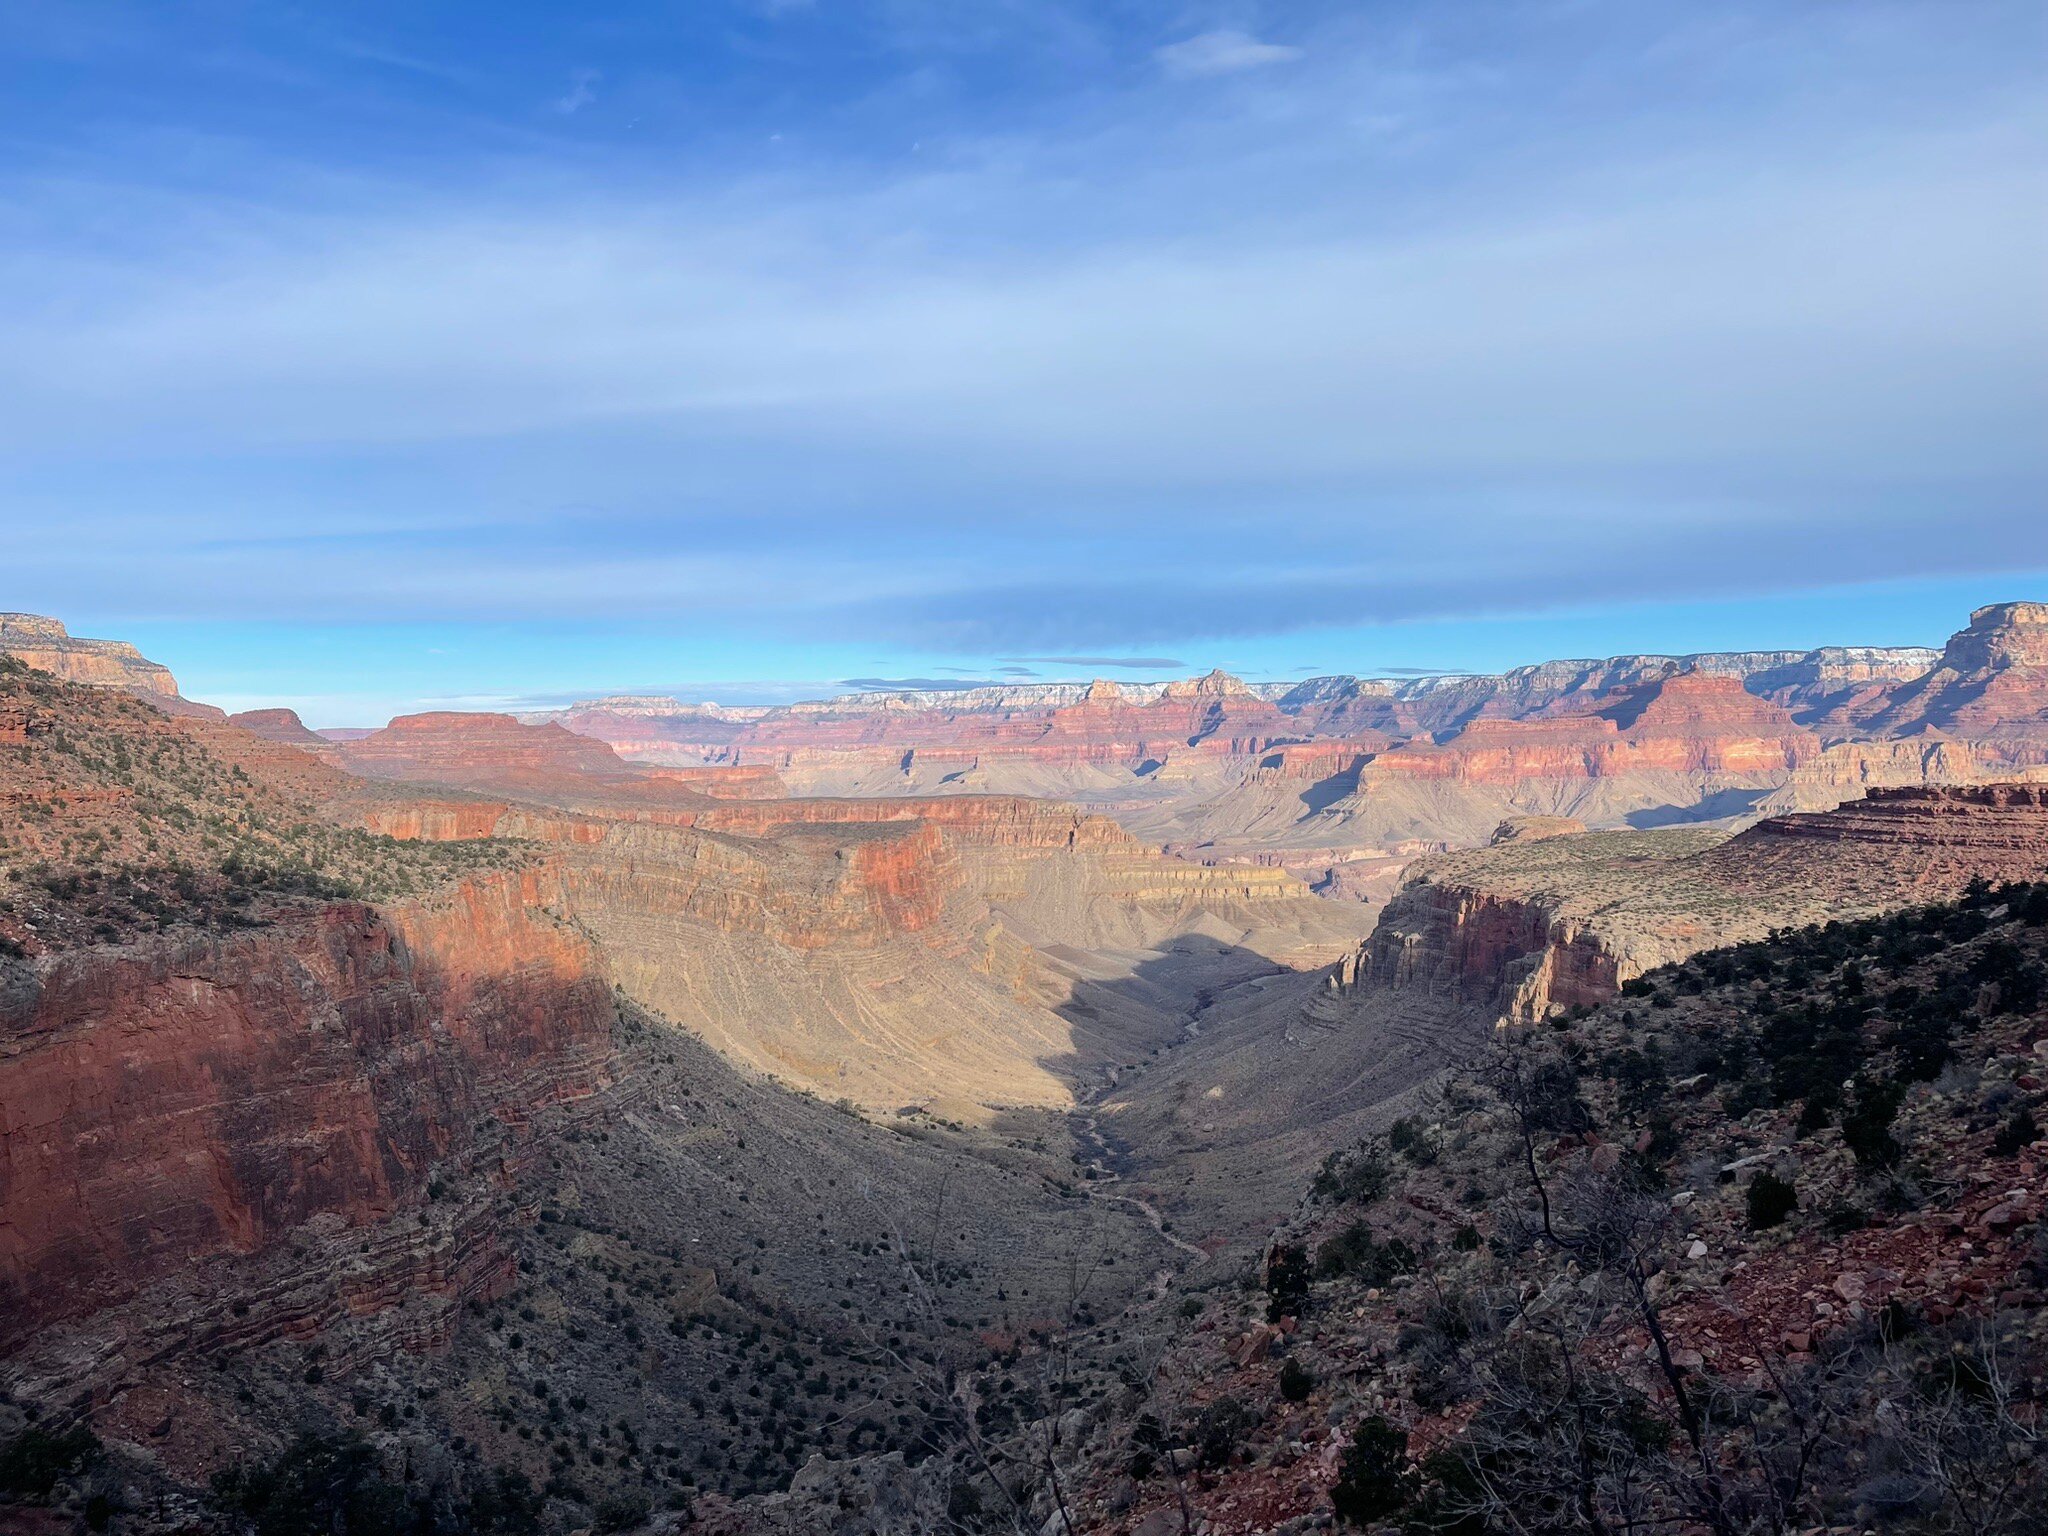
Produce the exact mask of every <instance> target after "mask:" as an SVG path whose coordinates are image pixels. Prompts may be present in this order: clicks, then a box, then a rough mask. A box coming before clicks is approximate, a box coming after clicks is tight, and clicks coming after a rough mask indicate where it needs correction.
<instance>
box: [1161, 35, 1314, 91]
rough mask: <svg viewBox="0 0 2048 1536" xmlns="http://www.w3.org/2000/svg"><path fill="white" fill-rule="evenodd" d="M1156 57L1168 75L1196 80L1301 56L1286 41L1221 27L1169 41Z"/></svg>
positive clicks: (1291, 60)
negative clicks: (1268, 40)
mask: <svg viewBox="0 0 2048 1536" xmlns="http://www.w3.org/2000/svg"><path fill="white" fill-rule="evenodd" d="M1156 57H1157V58H1158V60H1159V63H1160V67H1161V68H1163V69H1164V70H1165V71H1166V72H1167V73H1168V74H1169V75H1175V76H1178V77H1180V78H1182V79H1195V80H1198V79H1201V78H1203V77H1204V76H1208V75H1234V74H1238V73H1241V72H1242V71H1244V70H1247V69H1265V68H1267V67H1269V66H1270V65H1274V64H1288V63H1292V62H1293V61H1294V60H1296V59H1298V58H1300V57H1301V50H1300V49H1299V48H1294V47H1290V46H1288V45H1287V44H1285V43H1262V42H1260V41H1259V40H1258V39H1257V38H1255V37H1252V36H1249V35H1248V34H1246V33H1243V32H1237V31H1232V30H1230V29H1228V28H1223V29H1219V30H1217V31H1214V32H1201V33H1197V34H1196V35H1195V36H1193V37H1190V38H1186V39H1184V40H1183V41H1181V42H1178V43H1168V44H1167V45H1166V46H1165V47H1163V48H1161V49H1160V50H1159V51H1158V53H1157V55H1156Z"/></svg>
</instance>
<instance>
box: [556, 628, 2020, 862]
mask: <svg viewBox="0 0 2048 1536" xmlns="http://www.w3.org/2000/svg"><path fill="white" fill-rule="evenodd" d="M2044 611H2048V610H2044V609H2043V606H2042V605H2041V604H2037V603H2006V604H1998V605H1993V606H1991V607H1987V608H1985V609H1983V610H1981V611H1980V612H1978V613H1976V614H1974V615H1972V617H1971V621H1970V624H1969V626H1968V627H1966V628H1965V629H1963V630H1961V631H1959V632H1958V633H1957V634H1956V635H1955V636H1954V637H1953V638H1952V639H1951V640H1950V641H1949V643H1948V645H1947V646H1946V647H1945V648H1944V649H1942V650H1940V651H1934V650H1926V649H1920V648H1913V647H1893V648H1884V647H1849V646H1840V647H1822V648H1819V649H1815V650H1811V651H1805V652H1794V651H1757V652H1711V653H1697V654H1691V655H1683V656H1620V657H1611V658H1607V659H1605V660H1597V661H1555V662H1544V663H1539V664H1536V665H1533V666H1528V667H1521V668H1517V669H1515V670H1513V671H1510V672H1506V673H1503V674H1500V675H1498V676H1459V675H1446V676H1433V677H1420V678H1408V679H1385V678H1360V677H1351V676H1330V677H1319V678H1313V679H1310V680H1308V681H1306V682H1302V683H1297V684H1285V685H1283V684H1247V683H1244V682H1241V681H1239V680H1238V679H1236V678H1232V677H1229V676H1226V675H1224V674H1222V673H1210V674H1208V675H1206V676H1204V677H1200V678H1193V679H1188V680H1184V681H1177V682H1169V683H1144V684H1133V683H1116V682H1108V681H1103V680H1097V681H1094V682H1091V683H1086V684H1022V685H1017V686H1012V687H980V688H974V689H965V690H958V691H950V692H949V691H945V690H934V691H927V692H919V693H889V692H877V693H870V694H855V695H847V696H843V697H840V698H835V699H830V700H824V701H819V702H815V703H803V704H795V705H787V706H779V707H773V708H768V707H721V706H717V705H691V704H685V703H682V702H680V701H678V700H675V699H670V698H657V697H638V698H635V697H614V698H607V699H597V700H592V701H589V702H588V703H584V704H576V705H572V706H569V707H568V708H565V709H561V710H555V711H550V712H546V713H545V714H542V715H535V716H529V717H527V718H529V719H531V720H534V721H537V722H548V723H556V724H560V725H563V726H565V727H566V728H568V729H569V730H572V731H575V732H577V733H579V734H583V735H588V736H590V737H592V738H594V739H597V740H601V741H605V742H606V743H608V744H610V745H611V746H613V748H614V749H615V750H616V751H617V752H618V753H619V754H620V755H621V757H622V758H623V759H625V760H628V761H632V762H639V763H647V764H671V765H682V764H689V765H697V766H705V765H730V766H748V767H752V768H754V769H756V770H759V771H764V772H772V773H775V774H777V775H779V776H780V778H781V779H782V780H783V782H784V783H786V784H787V785H788V787H789V788H790V789H791V791H792V792H795V793H799V794H806V795H812V794H816V795H857V796H885V795H931V794H953V793H982V792H1001V793H1015V794H1025V795H1032V796H1038V797H1043V798H1051V799H1059V800H1064V801H1069V802H1073V803H1076V804H1081V805H1085V806H1088V807H1090V808H1091V809H1094V810H1097V811H1100V812H1101V813H1102V814H1104V815H1108V816H1111V817H1114V818H1116V819H1117V820H1119V821H1121V822H1122V823H1123V824H1124V825H1126V826H1127V827H1129V828H1130V829H1131V830H1132V831H1133V832H1135V833H1137V834H1138V835H1140V836H1141V837H1143V838H1145V839H1146V840H1148V841H1153V842H1158V843H1160V844H1162V845H1165V846H1168V847H1171V848H1172V849H1174V850H1175V851H1177V852H1180V853H1183V854H1186V855H1188V856H1191V857H1194V858H1198V859H1218V860H1245V859H1256V860H1260V861H1263V862H1267V863H1271V864H1273V865H1275V866H1276V867H1282V868H1286V869H1289V870H1290V871H1292V872H1294V873H1296V874H1298V875H1301V876H1302V877H1303V878H1305V879H1307V880H1308V881H1309V882H1310V883H1311V884H1312V885H1315V886H1316V887H1317V888H1318V889H1321V890H1325V891H1333V892H1340V893H1348V894H1351V895H1354V896H1356V895H1363V896H1365V897H1367V898H1368V899H1371V900H1380V899H1384V897H1385V896H1386V895H1388V894H1390V893H1391V890H1392V889H1393V886H1394V884H1395V882H1396V880H1397V877H1398V870H1399V868H1400V867H1401V865H1402V864H1404V863H1405V862H1406V861H1407V860H1408V859H1410V858H1412V857H1414V856H1416V855H1417V854H1420V853H1425V852H1429V851H1432V850H1437V849H1443V848H1449V847H1457V846H1470V845H1473V844H1476V843H1478V842H1480V841H1483V840H1484V838H1485V836H1486V834H1487V832H1488V831H1489V830H1490V829H1491V828H1492V827H1493V826H1495V825H1497V824H1498V823H1499V821H1500V820H1501V819H1502V818H1503V817H1506V816H1514V815H1536V814H1552V815H1565V816H1571V817H1574V818H1576V819H1579V820H1583V821H1585V822H1586V823H1587V824H1588V825H1591V826H1594V827H1626V826H1635V827H1651V826H1659V825H1667V824H1673V823H1679V822H1696V823H1702V824H1727V825H1735V824H1740V823H1741V822H1743V821H1745V820H1753V819H1755V818H1757V817H1759V816H1763V815H1767V814H1770V813H1772V812H1775V811H1781V810H1788V809H1824V808H1826V807H1827V806H1829V805H1833V804H1838V803H1840V802H1841V801H1842V800H1844V799H1848V798H1851V797H1853V796H1854V795H1855V794H1858V793H1860V792H1861V791H1862V790H1863V789H1864V788H1867V787H1869V786H1872V785H1901V784H1921V783H1967V782H1972V781H1974V780H1976V779H1979V778H1995V777H1999V776H2001V775H2012V774H2019V775H2025V774H2026V773H2028V772H2030V771H2033V770H2035V769H2039V768H2043V767H2044V766H2048V706H2044V702H2043V700H2044V697H2048V695H2044V692H2043V690H2044V688H2048V664H2044V663H2043V661H2042V659H2041V657H2042V653H2043V646H2044V643H2048V642H2044V639H2043V637H2044V635H2048V620H2044V617H2043V614H2044ZM1987 699H1988V700H1989V702H1983V701H1984V700H1987ZM1972 701H1977V702H1972Z"/></svg>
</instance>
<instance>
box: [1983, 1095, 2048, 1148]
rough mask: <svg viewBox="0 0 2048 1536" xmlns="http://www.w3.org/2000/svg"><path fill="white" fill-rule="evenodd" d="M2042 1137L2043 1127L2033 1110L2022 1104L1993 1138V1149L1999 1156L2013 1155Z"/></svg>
mask: <svg viewBox="0 0 2048 1536" xmlns="http://www.w3.org/2000/svg"><path fill="white" fill-rule="evenodd" d="M2040 1139H2041V1127H2040V1125H2039V1123H2038V1122H2036V1121H2035V1119H2034V1114H2033V1111H2032V1110H2030V1109H2028V1108H2026V1106H2024V1105H2022V1106H2021V1107H2020V1108H2019V1109H2017V1110H2015V1111H2013V1115H2012V1118H2011V1119H2009V1120H2007V1121H2006V1122H2005V1124H2003V1125H2001V1126H2000V1127H1999V1128H1998V1134H1997V1135H1996V1136H1994V1137H1992V1138H1991V1150H1992V1152H1993V1153H1994V1154H1995V1155H1997V1156H1999V1157H2012V1156H2014V1155H2016V1154H2017V1153H2019V1152H2020V1151H2021V1150H2023V1149H2024V1148H2027V1147H2030V1146H2032V1145H2033V1144H2034V1143H2035V1142H2037V1141H2039V1140H2040Z"/></svg>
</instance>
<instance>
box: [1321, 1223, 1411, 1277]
mask: <svg viewBox="0 0 2048 1536" xmlns="http://www.w3.org/2000/svg"><path fill="white" fill-rule="evenodd" d="M1414 1269H1415V1250H1414V1249H1413V1248H1411V1247H1409V1246H1408V1245H1407V1244H1406V1243H1404V1242H1403V1241H1401V1239H1400V1238H1398V1237H1391V1238H1388V1239H1387V1240H1386V1241H1385V1242H1384V1243H1382V1242H1378V1241H1376V1240H1375V1239H1374V1237H1373V1235H1372V1228H1371V1227H1369V1226H1367V1225H1366V1224H1365V1223H1364V1222H1362V1221H1354V1222H1353V1223H1351V1225H1350V1226H1348V1227H1346V1228H1345V1229H1344V1230H1343V1231H1342V1232H1339V1233H1338V1234H1337V1235H1336V1236H1335V1237H1333V1238H1331V1239H1330V1240H1329V1241H1328V1242H1326V1243H1324V1244H1323V1246H1322V1247H1320V1248H1318V1249H1317V1250H1316V1275H1317V1277H1318V1278H1319V1279H1323V1280H1334V1279H1336V1278H1337V1277H1338V1276H1340V1275H1352V1276H1355V1277H1356V1278H1358V1279H1359V1280H1362V1281H1364V1282H1365V1284H1367V1285H1385V1284H1386V1283H1387V1282H1388V1281H1390V1280H1392V1279H1393V1278H1394V1276H1396V1275H1405V1274H1410V1273H1412V1272H1413V1271H1414Z"/></svg>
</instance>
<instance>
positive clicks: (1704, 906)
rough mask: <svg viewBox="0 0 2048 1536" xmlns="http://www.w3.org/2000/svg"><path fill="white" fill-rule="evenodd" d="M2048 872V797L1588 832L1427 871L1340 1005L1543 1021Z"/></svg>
mask: <svg viewBox="0 0 2048 1536" xmlns="http://www.w3.org/2000/svg"><path fill="white" fill-rule="evenodd" d="M2044 875H2048V785H2040V784H1990V785H1976V786H1945V787H1926V786H1916V787H1911V788H1899V789H1878V790H1873V791H1872V793H1871V795H1870V797H1869V798H1868V799H1866V800H1862V801H1855V802H1851V803H1850V804H1847V805H1844V806H1842V807H1840V808H1839V809H1836V810H1831V811H1827V812H1818V813H1808V814H1799V815H1791V816H1783V817H1774V818H1771V819H1768V820H1765V821H1762V822H1759V823H1758V824H1757V825H1755V826H1753V827H1751V828H1750V829H1748V830H1747V831H1744V832H1742V833H1740V834H1737V835H1735V836H1733V837H1727V836H1724V835H1721V834H1716V833H1712V832H1702V831H1696V830H1674V831H1667V832H1655V833H1615V832H1606V833H1600V832H1594V833H1578V834H1574V835H1566V836H1561V837H1548V838H1544V839H1541V840H1538V841H1533V842H1524V841H1513V842H1504V843H1501V844H1499V845H1497V846H1494V847H1491V848H1486V849H1478V850H1473V851H1470V852H1464V853H1454V854H1448V855H1442V856H1438V857H1433V858H1428V859H1424V860H1420V861H1418V863H1417V864H1416V865H1414V866H1413V867H1412V868H1411V872H1410V879H1409V883H1408V884H1407V885H1406V886H1405V887H1404V888H1403V889H1402V890H1401V891H1400V893H1399V894H1398V895H1396V896H1395V898H1394V899H1393V901H1391V902H1390V903H1389V904H1388V906H1387V908H1386V910H1385V911H1384V912H1383V913H1382V914H1381V916H1380V922H1379V925H1378V927H1377V928H1375V929H1374V931H1373V934H1372V936H1371V937H1370V938H1369V939H1368V940H1367V941H1366V943H1365V944H1363V945H1361V946H1360V948H1359V949H1358V951H1357V952H1356V953H1355V954H1354V955H1352V956H1351V957H1350V958H1349V959H1347V960H1346V961H1345V962H1343V963H1342V964H1341V965H1340V966H1339V967H1338V969H1337V971H1336V972H1335V973H1334V975H1333V978H1332V985H1333V986H1334V987H1335V988H1336V989H1337V990H1338V991H1340V992H1343V993H1351V992H1357V991H1366V990H1394V991H1405V992H1409V993H1413V994H1418V995H1421V996H1426V997H1429V998H1432V999H1435V1000H1438V1001H1448V1002H1451V1003H1455V1004H1459V1005H1465V1006H1471V1007H1476V1008H1479V1009H1482V1010H1485V1011H1487V1012H1489V1013H1490V1014H1491V1015H1493V1016H1494V1017H1497V1018H1500V1019H1502V1020H1506V1021H1513V1022H1531V1021H1534V1020H1536V1019H1540V1018H1543V1017H1544V1016H1546V1015H1547V1014H1549V1013H1551V1012H1553V1011H1555V1010H1558V1009H1564V1008H1573V1007H1579V1006H1583V1005H1590V1004H1593V1003H1597V1002H1599V1001H1600V1000H1601V999H1603V998H1605V997H1608V996H1611V995H1612V994H1613V993H1614V992H1615V991H1616V990H1617V989H1618V988H1619V987H1620V986H1621V985H1622V984H1623V983H1625V982H1627V981H1629V980H1631V979H1632V978H1634V977H1636V976H1639V975H1642V974H1643V973H1644V972H1646V971H1649V970H1653V969H1655V968H1657V967H1658V966H1661V965H1667V964H1670V963H1672V962H1674V961H1678V960H1682V959H1684V958H1686V957H1687V956H1688V955H1691V954H1695V953H1697V952H1698V951H1700V950H1703V949H1709V948H1714V947H1717V946H1720V945H1725V944H1731V943H1738V942H1741V941H1744V940H1749V939H1757V938H1761V937H1763V936H1764V935H1766V934H1767V933H1769V932H1770V931H1771V930H1772V929H1774V928H1780V927H1788V926H1793V925H1796V924H1799V923H1806V922H1814V921H1819V920H1822V919H1824V918H1827V917H1837V916H1852V915H1867V914H1871V913H1876V912H1882V911H1888V910H1892V909H1895V908H1898V907H1901V906H1907V905H1911V904H1914V903H1916V902H1925V901H1933V900H1938V899H1946V898H1950V897H1953V896H1955V895H1957V894H1959V893H1960V892H1961V891H1962V890H1963V888H1964V887H1965V886H1966V885H1968V884H1969V882H1970V881H1972V880H1974V879H1989V880H1993V881H2000V880H2033V879H2040V878H2042V877H2043V876H2044Z"/></svg>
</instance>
